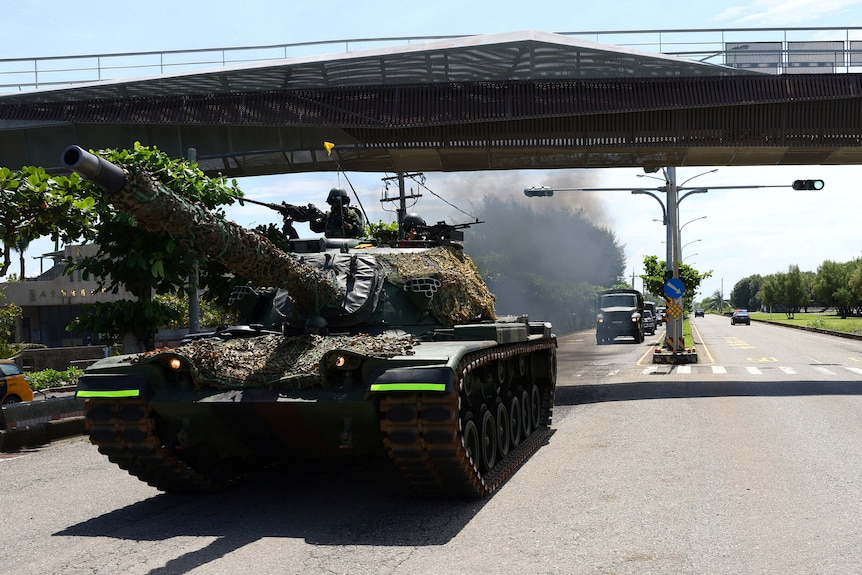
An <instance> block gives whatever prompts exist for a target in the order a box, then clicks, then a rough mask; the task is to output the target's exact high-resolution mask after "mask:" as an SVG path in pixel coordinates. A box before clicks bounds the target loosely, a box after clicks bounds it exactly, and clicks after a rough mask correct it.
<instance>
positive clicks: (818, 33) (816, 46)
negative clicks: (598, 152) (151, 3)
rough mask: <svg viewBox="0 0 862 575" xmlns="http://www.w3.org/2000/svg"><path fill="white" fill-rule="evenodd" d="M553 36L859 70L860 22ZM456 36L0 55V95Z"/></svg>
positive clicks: (754, 65)
mask: <svg viewBox="0 0 862 575" xmlns="http://www.w3.org/2000/svg"><path fill="white" fill-rule="evenodd" d="M558 34H560V35H563V36H570V37H572V38H580V39H584V40H591V41H595V42H599V43H602V44H609V45H614V46H618V47H621V48H627V49H632V50H640V51H645V52H654V53H660V54H665V55H669V56H678V57H682V58H687V59H692V60H698V61H701V62H708V63H713V64H719V65H724V66H731V67H735V68H747V69H752V70H756V71H759V72H767V73H773V74H781V73H840V72H855V71H859V70H862V27H847V28H839V27H817V28H731V29H727V28H703V29H683V30H631V31H614V30H600V31H582V32H558ZM462 36H464V35H448V36H394V37H381V38H351V39H343V40H321V41H316V42H295V43H290V44H275V45H266V46H247V47H227V48H201V49H196V50H164V51H158V52H122V53H116V54H83V55H73V56H47V57H37V58H0V93H2V92H10V91H30V90H39V89H48V88H57V87H66V86H73V85H76V84H81V83H91V82H101V81H109V80H123V79H130V78H139V77H146V76H156V75H165V74H173V73H180V72H193V71H202V70H206V69H212V68H217V67H225V66H235V65H243V64H254V63H260V62H267V61H278V60H286V59H288V58H296V57H302V56H313V55H321V54H335V53H338V52H340V51H343V52H349V51H351V50H354V49H356V48H363V49H365V48H383V47H390V46H402V45H404V44H412V43H416V42H427V41H433V40H446V39H452V38H458V37H462Z"/></svg>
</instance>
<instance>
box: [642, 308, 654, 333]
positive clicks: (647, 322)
mask: <svg viewBox="0 0 862 575" xmlns="http://www.w3.org/2000/svg"><path fill="white" fill-rule="evenodd" d="M642 321H643V324H644V333H645V334H649V335H655V317H653V315H652V312H651V311H650V310H648V309H645V310H644V317H643V320H642Z"/></svg>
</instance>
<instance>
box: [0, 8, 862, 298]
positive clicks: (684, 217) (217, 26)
mask: <svg viewBox="0 0 862 575" xmlns="http://www.w3.org/2000/svg"><path fill="white" fill-rule="evenodd" d="M8 4H9V5H8V6H7V7H6V8H4V18H3V34H2V35H0V58H29V57H43V56H71V55H77V54H109V53H120V52H140V51H161V50H186V49H198V48H220V47H237V46H261V45H270V44H283V43H295V42H311V41H323V40H338V39H347V38H377V37H395V36H430V35H450V34H490V33H501V32H513V31H518V30H526V29H533V30H541V31H545V32H579V31H593V30H601V31H612V30H670V29H676V30H679V29H703V28H727V29H732V28H742V27H758V28H760V27H776V28H783V27H800V26H805V27H828V26H836V27H840V26H854V25H859V26H862V0H820V1H818V2H812V1H811V0H789V1H788V0H783V1H780V0H739V1H737V2H734V1H733V0H731V2H729V3H717V2H701V1H692V0H688V1H685V2H683V1H656V2H652V3H649V4H646V3H644V2H643V1H642V0H634V1H616V2H613V3H612V4H611V3H587V2H571V0H569V1H567V2H563V1H557V0H554V1H546V2H541V3H537V4H535V5H533V6H537V7H539V8H538V9H531V8H530V5H528V4H524V3H523V2H510V1H498V2H494V3H490V2H463V1H459V2H454V1H450V0H437V1H435V2H427V1H411V0H408V1H402V2H400V3H392V2H382V1H372V0H354V1H352V2H316V3H314V2H307V3H296V2H290V3H288V2H280V1H274V0H273V1H264V0H244V1H242V2H237V1H235V0H232V1H224V0H209V1H208V2H205V3H204V2H177V1H175V0H174V1H171V2H167V1H163V0H148V1H147V2H123V3H118V2H105V1H97V0H79V1H78V2H74V3H70V2H61V1H59V0H18V1H16V2H14V3H8ZM646 6H650V7H651V8H650V9H649V10H647V9H646ZM838 38H843V35H840V36H838ZM854 38H856V39H858V38H862V34H860V35H859V36H854ZM79 143H80V144H81V145H84V146H86V143H85V142H79ZM144 143H145V144H146V142H144ZM63 145H65V143H63ZM0 165H2V158H0ZM704 171H706V170H704V169H697V168H681V169H679V170H678V180H679V181H680V182H682V181H683V180H686V179H688V178H690V177H692V176H696V175H697V174H700V173H701V172H704ZM639 174H642V171H641V170H639V169H634V168H632V169H602V170H589V171H584V170H565V171H557V172H539V171H533V172H517V173H511V172H507V173H477V172H472V173H469V174H434V173H428V174H426V178H427V182H426V184H427V186H428V188H429V189H430V190H432V191H433V192H434V193H435V194H438V195H440V196H441V197H443V198H445V199H446V200H447V201H450V202H452V203H454V204H456V205H458V206H459V207H462V208H463V209H464V210H465V211H467V212H471V213H473V211H472V210H471V203H470V202H471V201H473V202H475V200H477V199H479V198H481V196H482V195H484V194H485V193H494V194H506V195H510V196H511V197H513V198H516V199H518V201H526V200H525V199H524V198H523V193H522V190H523V188H524V187H526V186H534V185H535V186H540V185H556V186H568V187H580V186H595V187H624V186H637V187H644V186H647V187H648V186H649V185H651V184H655V185H656V186H658V185H660V182H656V181H649V180H645V179H643V178H640V177H638V175H639ZM387 175H391V174H349V178H350V183H351V184H352V185H353V186H354V187H355V189H356V190H357V192H358V193H359V194H360V197H361V198H362V202H363V204H364V205H365V207H366V209H367V210H368V211H369V215H370V216H371V219H372V220H375V221H376V220H378V219H382V220H383V221H391V219H392V216H391V215H390V214H388V213H386V212H383V211H382V210H381V207H382V206H383V205H384V204H382V203H381V202H380V201H379V200H380V196H381V192H382V188H383V184H382V182H381V178H383V177H385V176H387ZM860 176H862V167H857V166H799V167H781V168H778V167H751V168H724V167H722V168H720V169H719V170H718V171H717V172H715V173H711V174H707V175H703V176H701V177H699V178H697V180H695V181H694V182H692V184H695V183H696V184H697V185H703V186H710V185H713V186H728V185H782V184H786V185H789V184H790V182H792V181H793V180H794V179H799V178H820V179H823V180H825V181H826V187H825V188H824V189H823V190H821V191H819V192H796V191H792V190H790V189H789V188H785V189H762V190H714V191H713V192H710V193H708V194H696V195H693V196H691V197H689V198H687V199H686V200H685V201H684V202H683V203H682V204H681V206H680V211H681V214H680V223H682V224H686V223H687V222H690V225H686V227H685V228H684V230H683V238H682V243H683V244H684V245H685V244H687V243H688V242H691V243H690V244H689V245H687V246H685V248H684V251H683V257H684V258H685V261H686V263H689V264H691V265H693V266H694V267H695V268H697V269H700V270H713V273H714V276H713V278H711V279H709V280H707V281H706V282H705V283H704V285H703V292H704V293H705V294H711V293H713V292H714V291H716V290H718V289H720V288H721V287H722V286H723V288H724V292H725V294H729V293H730V290H731V288H732V287H733V285H734V284H735V283H736V281H738V280H739V279H741V278H742V277H745V276H748V275H751V274H753V273H772V272H778V271H785V270H786V269H787V267H788V266H789V265H791V264H796V265H799V267H800V268H801V269H803V270H811V271H815V270H816V268H817V266H818V265H819V264H820V263H821V262H822V261H823V260H825V259H832V260H836V261H847V260H850V259H853V258H855V257H857V256H859V255H860V252H862V233H860V231H859V226H858V217H856V214H859V213H860V211H862V196H860V194H859V191H858V190H857V186H858V182H859V181H860V180H862V177H860ZM338 184H340V185H342V186H345V187H347V183H346V182H345V180H344V179H343V178H342V179H340V180H339V178H338V176H337V175H335V174H312V175H285V176H277V177H274V176H272V177H261V178H248V179H243V180H241V181H240V185H241V187H242V189H243V190H244V191H245V193H246V194H247V195H248V196H249V197H251V198H255V199H259V200H263V201H288V202H290V203H295V204H305V203H308V202H315V203H317V204H318V205H321V206H323V205H324V200H325V197H326V193H327V192H328V190H329V188H330V187H332V186H333V185H338ZM414 187H416V186H414ZM416 189H417V191H421V190H418V188H416ZM530 201H531V202H532V203H531V205H532V206H533V207H537V209H548V210H552V209H558V208H559V206H560V205H561V204H568V205H573V206H577V205H582V206H584V207H585V209H586V210H587V212H588V213H590V214H594V217H595V220H596V222H597V223H599V224H601V225H605V226H607V227H609V228H611V229H613V230H614V231H615V233H616V235H617V238H618V239H619V241H620V243H621V244H624V245H625V250H626V256H627V274H628V275H629V277H630V276H631V274H632V272H634V273H636V274H639V273H641V262H642V259H643V256H644V255H649V254H655V255H659V256H660V257H661V258H662V259H663V256H664V253H665V247H664V243H663V241H664V238H665V232H664V228H663V226H662V225H661V224H660V223H659V222H656V221H653V220H654V219H657V218H660V216H661V212H660V208H659V206H658V204H657V203H656V202H655V200H653V199H651V198H648V197H645V196H638V197H635V196H631V194H629V193H627V192H603V193H589V194H584V193H575V192H572V193H569V194H564V193H560V194H557V196H555V197H554V198H536V199H532V200H530ZM417 209H418V210H419V211H421V212H422V213H423V215H425V216H426V219H427V220H432V221H436V220H437V219H442V218H443V217H446V218H447V219H448V220H449V221H452V220H456V221H464V220H465V219H467V218H466V217H464V216H460V217H459V215H455V214H453V213H452V212H451V210H450V209H448V206H445V204H443V203H442V202H440V201H439V200H438V199H437V198H435V197H434V196H433V195H432V194H430V193H425V194H424V195H423V198H422V200H421V201H420V204H419V205H418V206H417ZM229 215H230V216H231V217H232V218H234V219H236V220H237V221H239V223H241V224H244V225H249V224H259V223H268V222H277V221H278V220H277V218H274V217H273V214H271V213H270V212H268V211H267V210H265V209H260V210H258V209H254V208H249V207H246V208H244V209H243V210H242V211H232V212H231V213H230V214H229ZM475 215H476V216H477V217H479V218H481V214H475ZM438 216H439V217H438ZM703 216H706V217H705V218H704V217H703ZM51 248H52V246H51V245H50V244H48V243H47V242H42V243H38V244H36V245H34V246H33V247H32V248H31V250H30V251H29V252H28V256H33V255H36V254H38V253H42V252H45V251H49V250H50V249H51ZM33 261H34V260H29V259H28V273H33V272H36V271H37V269H36V267H37V265H36V264H35V263H30V262H33ZM636 287H640V282H639V281H638V282H636Z"/></svg>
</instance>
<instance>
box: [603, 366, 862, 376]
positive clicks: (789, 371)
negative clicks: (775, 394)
mask: <svg viewBox="0 0 862 575" xmlns="http://www.w3.org/2000/svg"><path fill="white" fill-rule="evenodd" d="M642 367H643V369H642V370H641V374H642V375H651V376H662V375H672V374H678V375H694V376H697V375H698V374H701V375H706V374H707V373H711V374H712V375H727V374H728V373H730V374H733V373H734V372H736V373H739V371H740V368H743V369H744V370H745V371H746V373H747V374H748V375H758V376H763V375H766V374H767V372H769V373H775V372H774V371H771V370H773V369H776V370H778V371H780V372H781V373H782V374H784V375H799V373H800V370H799V369H801V368H798V366H797V367H790V366H786V365H779V366H775V367H774V368H772V367H767V368H763V367H758V366H754V365H745V366H733V365H732V366H730V367H729V368H728V367H727V366H724V365H697V364H694V365H671V364H668V365H664V364H662V365H647V366H642ZM808 367H810V368H811V369H813V370H814V371H815V372H817V373H819V374H821V375H825V376H830V377H834V376H840V373H841V371H840V370H841V369H845V370H847V371H849V372H851V373H854V374H856V375H859V376H862V367H851V366H830V367H826V366H823V365H811V366H808ZM805 369H807V367H806V368H805ZM805 369H802V371H803V372H804V371H805ZM607 375H608V376H609V377H614V376H620V375H623V371H622V370H620V369H614V370H611V371H608V372H607Z"/></svg>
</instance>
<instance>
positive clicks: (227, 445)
mask: <svg viewBox="0 0 862 575" xmlns="http://www.w3.org/2000/svg"><path fill="white" fill-rule="evenodd" d="M476 329H480V330H486V331H487V329H488V326H487V325H482V326H476ZM502 331H503V332H505V331H507V330H505V329H504V330H502ZM519 331H520V330H519ZM501 339H507V337H505V336H504V337H502V338H501ZM555 350H556V340H555V338H553V337H552V336H550V337H548V336H546V335H533V336H526V337H525V338H524V339H523V340H522V341H509V342H503V343H500V342H498V341H495V340H478V341H462V342H459V341H441V342H428V343H417V344H416V345H415V346H414V348H413V353H412V354H411V355H403V356H394V357H389V358H379V357H370V356H362V357H359V356H349V357H348V363H351V362H352V368H351V369H350V370H349V371H347V372H341V371H338V370H333V369H330V368H328V367H327V365H328V363H330V362H332V361H336V360H335V359H333V358H334V357H335V358H337V357H342V356H341V355H339V354H341V353H343V352H346V351H347V350H331V351H330V352H328V355H324V356H323V358H322V359H321V361H320V370H321V372H322V373H323V374H324V381H323V384H322V385H323V387H307V388H304V389H287V388H285V386H287V385H293V384H295V382H292V381H289V380H281V381H279V382H271V383H270V385H269V388H265V387H238V388H235V389H223V388H222V389H216V388H214V387H213V388H210V387H207V385H208V383H207V382H204V381H201V380H200V379H199V377H198V378H196V377H194V373H193V370H192V369H191V367H192V366H191V365H190V364H188V363H187V361H188V358H186V357H184V356H182V355H180V354H178V353H177V352H174V351H171V350H166V351H163V352H159V353H156V354H150V355H147V356H143V357H142V356H130V357H123V358H110V359H106V360H102V361H101V362H97V363H96V364H95V365H94V366H92V367H91V368H90V369H89V370H88V372H87V373H86V374H85V375H84V376H83V377H82V378H81V380H80V382H79V388H78V395H79V396H81V397H84V398H86V399H87V403H86V410H85V413H86V422H87V428H88V431H89V434H90V438H91V441H93V443H95V444H96V445H98V446H99V450H100V451H101V452H102V453H104V454H105V455H107V456H108V457H109V459H111V461H113V462H114V463H116V464H118V465H119V466H120V467H122V468H124V469H126V470H128V471H129V472H130V473H132V474H133V475H136V476H138V477H139V478H141V479H142V480H144V481H146V482H148V483H150V484H151V485H153V486H155V487H157V488H159V489H163V490H165V491H171V492H194V491H215V490H219V489H222V488H224V487H226V486H229V485H231V484H233V483H234V482H235V481H237V480H239V479H240V478H242V477H243V476H245V475H247V474H248V473H250V472H251V471H252V470H254V469H256V468H258V467H260V466H261V465H266V464H270V463H273V462H290V463H291V464H292V465H301V464H300V463H299V462H300V461H310V460H314V459H320V458H350V457H363V456H367V455H382V454H386V455H388V456H389V457H390V458H391V460H392V461H393V463H394V464H395V465H396V467H397V468H398V469H399V470H400V471H401V473H402V475H403V476H404V478H405V479H406V480H407V481H408V482H409V483H410V484H411V485H412V486H413V487H414V488H415V489H416V490H417V491H419V492H422V493H428V494H433V495H448V496H460V497H481V496H484V495H487V494H488V493H491V492H493V491H494V490H495V489H496V488H497V487H498V486H499V485H500V484H501V483H502V482H503V481H505V479H506V478H507V477H508V476H509V475H510V474H511V473H513V472H514V471H515V470H516V469H517V467H518V466H519V465H520V464H521V463H522V462H523V461H524V460H525V459H526V458H527V457H529V455H530V454H531V453H532V452H533V451H534V450H535V449H537V448H538V447H539V446H540V445H541V444H542V443H543V442H544V441H545V440H546V439H547V437H548V436H549V434H550V422H551V411H552V408H553V395H554V386H555V381H556V351H555ZM173 361H176V363H173V364H172V362H173ZM177 363H179V367H178V368H173V367H171V365H177ZM198 375H199V374H198ZM210 383H211V382H210ZM218 385H219V386H221V387H223V386H224V384H223V383H219V384H218ZM303 385H305V384H303ZM278 386H281V388H280V389H279V388H278ZM489 438H491V439H489ZM489 442H490V443H491V445H492V447H491V449H490V450H489V449H488V447H487V446H488V444H489Z"/></svg>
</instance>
